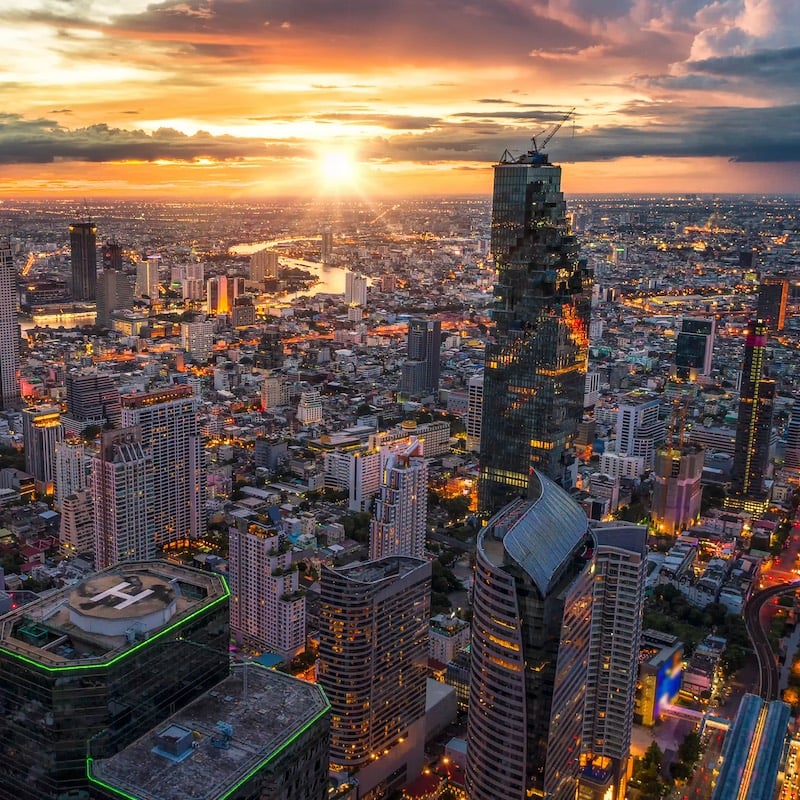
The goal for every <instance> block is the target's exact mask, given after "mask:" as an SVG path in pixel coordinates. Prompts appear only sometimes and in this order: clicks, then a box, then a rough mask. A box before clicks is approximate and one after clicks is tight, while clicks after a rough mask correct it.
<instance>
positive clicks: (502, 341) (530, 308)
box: [479, 151, 591, 512]
mask: <svg viewBox="0 0 800 800" xmlns="http://www.w3.org/2000/svg"><path fill="white" fill-rule="evenodd" d="M494 170H495V174H494V194H493V203H492V248H491V249H492V253H493V254H494V258H495V266H496V269H497V280H496V283H495V289H494V297H495V299H494V304H493V307H492V319H493V320H494V321H495V328H494V332H493V337H492V339H491V340H490V341H489V342H488V343H487V345H486V359H485V368H484V392H483V426H482V430H481V452H480V470H481V480H480V488H479V506H480V508H481V510H483V511H486V512H492V511H496V510H498V509H499V508H501V507H502V506H503V505H505V503H507V502H508V500H510V499H511V498H513V497H518V496H520V495H524V494H526V493H527V492H528V489H529V483H531V482H533V483H535V481H533V471H534V470H540V471H542V472H543V473H544V474H545V475H548V476H550V477H551V478H553V479H556V480H559V481H562V480H563V479H564V476H565V468H566V467H567V466H568V465H569V464H570V463H571V461H572V454H571V450H572V443H573V439H574V437H575V432H576V430H577V426H578V423H579V422H580V421H581V419H582V416H583V395H584V385H585V376H586V363H587V357H588V330H589V310H590V295H591V273H590V271H589V270H588V269H587V268H586V266H585V264H584V263H583V262H581V261H580V260H579V257H578V255H579V254H578V243H577V240H576V239H575V237H574V236H573V235H572V234H571V233H570V231H569V227H568V224H567V218H566V204H565V202H564V195H563V193H562V192H561V168H560V167H559V166H556V165H554V164H551V163H549V161H548V159H547V156H546V155H545V154H544V153H538V152H534V151H529V152H528V153H527V154H526V155H524V156H521V157H519V158H511V157H510V156H508V155H507V154H506V155H505V156H504V158H503V160H501V162H500V163H499V164H497V165H496V166H495V168H494Z"/></svg>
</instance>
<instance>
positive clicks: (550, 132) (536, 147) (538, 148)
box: [531, 106, 575, 156]
mask: <svg viewBox="0 0 800 800" xmlns="http://www.w3.org/2000/svg"><path fill="white" fill-rule="evenodd" d="M574 113H575V106H573V107H572V108H571V109H570V110H569V111H567V113H566V114H564V116H563V117H561V119H560V120H559V121H558V122H556V123H554V124H553V125H551V126H550V127H549V128H547V129H545V130H543V131H541V132H540V133H539V134H538V135H539V136H541V135H542V134H545V137H544V139H542V142H541V144H537V143H536V136H531V143H532V144H533V148H532V149H531V153H532V155H534V156H538V155H539V154H540V153H542V152H544V148H545V147H546V146H547V143H548V142H549V141H550V140H551V139H552V138H553V137H554V136H555V135H556V134H557V133H558V131H559V130H560V129H561V126H562V125H563V124H564V123H565V122H566V121H567V120H568V119H569V118H570V117H571V116H572V115H573V114H574Z"/></svg>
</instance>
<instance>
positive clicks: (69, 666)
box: [0, 574, 231, 672]
mask: <svg viewBox="0 0 800 800" xmlns="http://www.w3.org/2000/svg"><path fill="white" fill-rule="evenodd" d="M216 577H217V578H219V580H220V583H221V584H222V589H223V594H221V595H220V596H219V597H218V598H217V599H216V600H213V601H212V602H211V603H209V604H208V605H203V606H201V607H200V608H198V609H196V610H195V611H193V612H192V613H191V614H189V615H188V616H187V617H184V618H183V619H179V620H177V621H175V622H173V623H172V625H170V626H168V627H166V628H164V629H163V630H160V631H158V633H154V634H153V635H152V636H150V637H149V638H147V639H145V640H144V641H142V642H139V644H136V645H134V646H133V647H131V648H130V649H129V650H125V651H123V652H122V653H119V654H118V655H116V656H114V658H112V659H110V660H109V661H103V662H102V663H94V664H65V665H63V666H58V667H50V666H48V665H47V664H42V663H41V662H40V661H36V660H35V659H33V658H28V657H27V656H23V655H21V654H20V653H15V652H14V651H13V650H9V649H8V648H6V647H3V646H2V645H0V653H4V654H5V655H7V656H11V657H12V658H16V659H17V660H19V661H22V662H23V663H25V664H28V665H30V666H32V667H35V668H36V669H41V670H44V671H45V672H72V671H74V670H79V669H108V668H109V667H112V666H114V664H117V663H118V662H120V661H122V659H124V658H127V657H128V656H131V655H133V654H134V653H136V652H138V651H139V650H141V649H142V648H144V647H146V646H147V645H149V644H152V643H153V642H155V641H157V640H158V639H161V638H162V637H164V636H166V635H167V634H169V633H171V632H172V631H174V630H176V629H177V628H180V627H182V626H183V625H185V624H186V623H187V622H190V621H191V620H193V619H195V617H198V616H200V615H201V614H204V613H206V612H207V611H209V610H211V609H213V608H216V607H217V606H218V605H220V604H221V603H224V602H225V601H226V600H227V599H228V598H229V597H230V596H231V590H230V587H229V586H228V582H227V581H226V580H225V577H224V576H223V575H219V574H216ZM101 657H102V656H101Z"/></svg>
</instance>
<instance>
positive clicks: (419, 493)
mask: <svg viewBox="0 0 800 800" xmlns="http://www.w3.org/2000/svg"><path fill="white" fill-rule="evenodd" d="M381 461H382V462H383V463H382V465H381V488H380V496H379V497H378V499H377V500H376V501H375V513H374V516H373V519H372V522H371V524H370V535H369V552H370V558H372V559H378V558H383V557H384V556H414V557H415V558H422V554H423V551H424V549H425V527H426V523H427V518H428V517H427V512H428V463H427V461H426V460H425V458H424V457H423V450H422V442H421V441H419V439H417V438H416V437H412V438H411V442H410V443H409V444H408V445H406V446H405V447H403V449H402V450H401V449H395V448H389V447H384V448H382V450H381Z"/></svg>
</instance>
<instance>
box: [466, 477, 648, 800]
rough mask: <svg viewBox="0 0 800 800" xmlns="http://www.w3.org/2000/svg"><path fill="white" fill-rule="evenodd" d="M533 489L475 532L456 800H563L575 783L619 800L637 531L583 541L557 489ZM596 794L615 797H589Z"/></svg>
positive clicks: (632, 676)
mask: <svg viewBox="0 0 800 800" xmlns="http://www.w3.org/2000/svg"><path fill="white" fill-rule="evenodd" d="M534 479H535V484H534V485H532V489H535V487H536V486H538V491H534V493H533V494H532V495H531V497H530V498H529V499H524V498H519V499H517V500H514V501H512V502H511V503H509V504H508V505H507V506H506V507H505V508H503V509H502V510H501V511H500V512H498V513H497V514H495V515H494V516H493V517H492V518H491V519H490V520H489V522H488V523H487V525H486V526H485V527H484V528H483V529H482V530H481V532H480V534H479V535H478V542H477V566H476V574H475V596H474V616H473V621H472V626H473V627H472V647H471V668H470V669H471V677H470V695H469V721H468V727H467V739H468V747H467V789H468V792H469V796H470V799H471V800H496V798H498V797H502V798H504V800H525V798H529V797H547V798H550V799H551V800H574V798H575V797H576V792H577V791H578V787H579V786H580V787H582V791H583V792H584V794H582V795H578V796H579V797H581V800H584V798H587V799H588V798H591V799H592V800H594V798H595V797H597V796H599V797H602V798H606V797H614V798H621V797H623V796H624V785H623V784H624V774H625V766H626V764H627V760H628V755H629V749H630V726H631V723H632V714H633V696H634V691H635V681H636V668H635V667H636V659H637V657H638V649H639V632H640V627H641V610H640V609H641V602H642V593H643V591H644V574H645V573H644V570H645V566H646V547H645V541H646V529H645V528H643V527H641V526H635V525H624V524H622V525H620V524H615V525H612V526H599V527H598V529H597V530H592V529H590V528H589V524H588V520H587V518H586V515H585V514H584V512H583V510H582V509H581V508H580V506H578V504H577V503H575V501H573V500H572V499H571V498H570V497H569V495H568V494H567V493H566V492H564V491H563V490H562V489H561V488H560V487H558V486H557V485H556V484H555V483H553V482H552V481H550V480H549V479H548V478H546V477H545V476H544V475H542V474H541V473H535V475H534ZM601 771H602V773H603V774H602V781H601V780H600V778H601V774H600V773H601ZM601 784H602V786H603V787H604V788H603V789H602V791H603V792H606V791H608V790H609V788H612V787H614V788H612V792H613V794H608V795H607V794H599V795H597V794H595V793H593V792H595V790H597V789H598V786H599V785H601ZM620 787H621V788H620Z"/></svg>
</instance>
